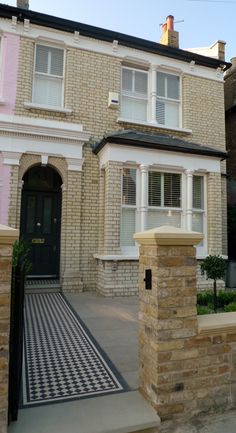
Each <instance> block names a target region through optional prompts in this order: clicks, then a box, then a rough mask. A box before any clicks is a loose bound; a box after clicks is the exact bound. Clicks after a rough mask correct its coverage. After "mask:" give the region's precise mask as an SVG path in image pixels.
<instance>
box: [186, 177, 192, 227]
mask: <svg viewBox="0 0 236 433" xmlns="http://www.w3.org/2000/svg"><path fill="white" fill-rule="evenodd" d="M193 173H194V171H193V170H186V171H185V174H186V180H187V182H186V228H187V230H192V222H193Z"/></svg>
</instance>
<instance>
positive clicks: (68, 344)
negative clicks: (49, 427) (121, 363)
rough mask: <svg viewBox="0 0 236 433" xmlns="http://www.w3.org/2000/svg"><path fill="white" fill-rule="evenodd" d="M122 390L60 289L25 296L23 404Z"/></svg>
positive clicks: (113, 368) (102, 354) (119, 379)
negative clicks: (58, 291)
mask: <svg viewBox="0 0 236 433" xmlns="http://www.w3.org/2000/svg"><path fill="white" fill-rule="evenodd" d="M126 389H127V385H126V384H125V382H124V380H123V378H122V377H121V376H120V375H119V373H118V372H117V371H116V369H115V367H114V366H113V365H112V364H111V361H110V360H109V359H108V358H107V356H106V355H105V354H104V353H103V352H102V350H101V348H100V347H99V346H98V344H97V343H96V341H95V340H94V339H93V337H92V336H91V334H90V332H89V331H88V329H87V328H86V327H85V325H84V324H83V322H82V321H81V319H80V318H79V317H78V315H77V314H76V313H75V312H74V311H73V310H72V309H71V307H70V305H69V304H68V302H67V301H66V299H65V298H64V297H63V296H62V295H61V294H60V293H45V294H27V295H26V296H25V335H24V361H23V399H22V400H23V407H26V406H32V405H39V404H46V403H47V404H48V403H55V402H59V401H68V400H74V399H79V398H88V397H94V396H97V395H104V394H108V393H113V392H121V391H124V390H126Z"/></svg>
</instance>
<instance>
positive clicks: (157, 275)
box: [135, 227, 236, 420]
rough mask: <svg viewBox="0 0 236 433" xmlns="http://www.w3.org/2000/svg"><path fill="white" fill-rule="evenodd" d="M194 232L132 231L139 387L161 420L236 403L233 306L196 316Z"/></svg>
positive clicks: (196, 235) (235, 336)
mask: <svg viewBox="0 0 236 433" xmlns="http://www.w3.org/2000/svg"><path fill="white" fill-rule="evenodd" d="M200 237H201V235H200V234H198V233H194V232H188V231H184V230H182V229H175V228H171V227H160V228H158V229H154V230H149V231H146V232H144V233H139V234H137V235H135V239H136V240H137V241H138V242H140V244H141V246H140V264H139V299H140V311H139V320H140V327H139V329H140V331H139V379H140V391H141V392H142V394H143V395H144V396H145V398H146V399H147V400H148V401H149V402H150V403H151V404H152V406H153V407H154V408H155V409H156V411H157V413H158V415H159V416H160V417H161V419H162V420H166V419H186V420H187V419H189V418H191V417H193V416H195V415H197V414H200V413H202V412H209V411H222V410H226V409H229V408H232V407H235V405H236V313H222V314H214V315H209V316H199V317H198V316H197V309H196V303H197V302H196V301H197V278H196V277H197V260H196V249H195V247H194V245H196V244H197V243H198V242H199V239H200ZM146 270H149V273H150V272H151V275H152V281H151V287H150V285H146V281H147V278H146V281H145V277H147V275H146V274H147V273H146Z"/></svg>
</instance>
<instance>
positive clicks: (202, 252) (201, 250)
mask: <svg viewBox="0 0 236 433" xmlns="http://www.w3.org/2000/svg"><path fill="white" fill-rule="evenodd" d="M193 176H201V177H202V178H203V209H195V208H194V207H193V208H192V209H193V214H194V212H195V213H202V215H203V235H204V238H203V241H202V243H200V245H197V246H196V249H197V258H201V257H202V258H205V257H206V255H207V245H208V240H207V176H206V174H203V173H199V172H195V173H194V174H193Z"/></svg>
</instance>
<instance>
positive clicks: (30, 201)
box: [26, 195, 36, 233]
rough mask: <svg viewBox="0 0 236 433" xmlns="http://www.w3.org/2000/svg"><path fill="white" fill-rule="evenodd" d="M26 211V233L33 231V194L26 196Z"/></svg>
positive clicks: (34, 206)
mask: <svg viewBox="0 0 236 433" xmlns="http://www.w3.org/2000/svg"><path fill="white" fill-rule="evenodd" d="M26 212H27V214H26V217H27V222H26V233H34V229H35V217H36V197H35V196H33V195H32V196H29V197H28V201H27V211H26Z"/></svg>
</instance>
